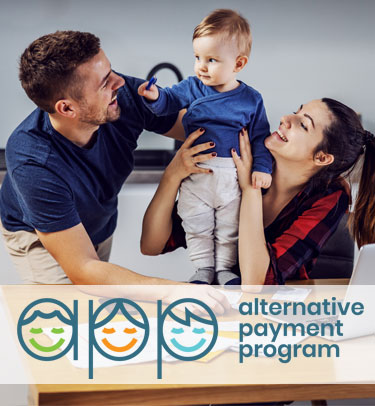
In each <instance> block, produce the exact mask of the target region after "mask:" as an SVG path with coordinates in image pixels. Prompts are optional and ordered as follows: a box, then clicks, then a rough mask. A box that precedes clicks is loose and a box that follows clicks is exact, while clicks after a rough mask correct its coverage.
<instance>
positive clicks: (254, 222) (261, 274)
mask: <svg viewBox="0 0 375 406" xmlns="http://www.w3.org/2000/svg"><path fill="white" fill-rule="evenodd" d="M240 151H241V157H239V156H238V155H237V153H236V151H235V150H232V156H233V160H234V162H235V164H236V167H237V174H238V182H239V185H240V188H241V190H242V199H241V207H240V225H239V232H238V238H239V242H238V255H239V265H240V271H241V279H242V285H263V284H264V281H265V278H266V273H267V270H268V267H269V263H270V256H269V252H268V249H267V244H266V239H265V237H264V229H263V207H262V192H261V190H260V189H254V188H253V186H252V183H251V167H252V154H251V147H250V142H249V137H248V135H247V130H246V129H243V130H242V131H241V133H240Z"/></svg>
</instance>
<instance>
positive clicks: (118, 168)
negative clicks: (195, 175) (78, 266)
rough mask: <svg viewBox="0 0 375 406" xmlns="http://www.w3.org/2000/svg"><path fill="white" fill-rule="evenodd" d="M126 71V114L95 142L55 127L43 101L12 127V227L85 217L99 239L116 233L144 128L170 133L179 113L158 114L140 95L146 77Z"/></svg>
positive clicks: (58, 225)
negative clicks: (79, 141) (82, 142)
mask: <svg viewBox="0 0 375 406" xmlns="http://www.w3.org/2000/svg"><path fill="white" fill-rule="evenodd" d="M123 77H124V79H125V85H124V86H123V87H122V88H120V89H119V92H118V96H117V100H118V104H119V106H120V108H121V116H120V118H119V119H118V120H117V121H115V122H112V123H106V124H103V125H101V126H100V127H99V129H98V131H97V134H95V135H94V137H95V138H94V139H93V142H92V143H91V142H90V147H89V148H81V147H79V146H77V145H76V144H74V143H72V142H71V141H69V140H68V139H67V138H65V137H64V136H62V135H61V134H60V133H58V132H57V131H55V130H54V128H53V127H52V125H51V122H50V120H49V116H48V114H47V113H46V112H44V111H42V110H40V109H39V108H37V109H36V110H34V111H33V112H32V113H31V114H30V115H29V116H28V117H27V118H26V119H25V120H24V121H23V122H22V123H21V124H20V125H19V126H18V127H17V128H16V130H15V131H14V132H13V133H12V135H11V136H10V138H9V140H8V142H7V146H6V162H7V170H8V171H7V174H6V176H5V179H4V182H3V185H2V187H1V191H0V210H1V221H2V223H3V226H4V227H5V228H6V229H7V230H9V231H19V230H26V231H33V230H35V229H36V230H39V231H41V232H55V231H60V230H65V229H68V228H71V227H73V226H75V225H77V224H79V223H82V224H83V226H84V227H85V229H86V231H87V233H88V235H89V236H90V238H91V241H92V242H93V244H94V245H96V244H98V243H100V242H103V241H104V240H105V239H107V238H108V237H110V236H111V235H112V234H113V232H114V230H115V228H116V222H117V195H118V193H119V192H120V189H121V187H122V185H123V183H124V181H125V180H126V178H127V177H128V176H129V174H130V172H131V171H132V170H133V168H134V158H133V151H134V150H135V148H136V147H137V139H138V137H139V135H140V134H141V132H142V131H143V129H146V130H148V131H153V132H156V133H159V134H163V133H165V132H167V131H169V130H170V129H171V128H172V126H173V124H174V123H175V121H176V118H177V114H173V115H170V116H167V117H156V116H155V115H154V114H153V113H151V112H150V111H149V110H148V109H147V108H146V107H145V106H144V104H143V102H142V100H141V98H140V97H139V96H138V94H137V89H138V86H139V85H140V84H141V83H143V80H141V79H136V78H132V77H128V76H123Z"/></svg>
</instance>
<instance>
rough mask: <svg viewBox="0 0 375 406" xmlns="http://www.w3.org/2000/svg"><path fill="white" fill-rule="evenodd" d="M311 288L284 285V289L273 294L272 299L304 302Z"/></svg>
mask: <svg viewBox="0 0 375 406" xmlns="http://www.w3.org/2000/svg"><path fill="white" fill-rule="evenodd" d="M310 292H311V289H305V288H292V287H289V286H283V287H282V289H279V290H278V291H277V292H276V293H275V294H274V295H273V296H272V300H284V301H288V302H303V301H304V300H305V299H306V298H307V296H308V295H309V293H310Z"/></svg>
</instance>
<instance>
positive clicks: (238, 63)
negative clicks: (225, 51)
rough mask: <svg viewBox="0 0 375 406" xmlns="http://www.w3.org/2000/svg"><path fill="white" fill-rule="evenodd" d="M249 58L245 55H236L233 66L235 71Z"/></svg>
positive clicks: (243, 65) (244, 64) (241, 67)
mask: <svg viewBox="0 0 375 406" xmlns="http://www.w3.org/2000/svg"><path fill="white" fill-rule="evenodd" d="M248 60H249V58H248V57H247V56H245V55H240V56H237V59H236V65H235V67H234V71H235V72H239V71H241V70H242V69H243V68H244V67H245V66H246V64H247V62H248Z"/></svg>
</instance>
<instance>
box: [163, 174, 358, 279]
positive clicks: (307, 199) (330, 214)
mask: <svg viewBox="0 0 375 406" xmlns="http://www.w3.org/2000/svg"><path fill="white" fill-rule="evenodd" d="M349 193H350V192H349V188H348V186H347V184H346V182H345V181H344V180H343V179H342V180H340V181H337V182H335V183H332V184H331V185H330V186H329V187H328V188H327V189H326V190H325V191H324V192H316V191H315V192H314V191H312V189H311V187H310V186H307V187H306V188H305V189H304V190H302V191H301V192H299V193H298V194H297V195H296V196H295V197H294V198H293V199H292V200H291V201H290V202H289V203H288V204H287V205H286V206H285V207H284V209H283V210H282V211H281V212H280V214H279V215H278V216H277V218H276V219H275V220H274V221H273V223H272V224H270V225H269V226H268V227H267V228H266V229H265V230H264V235H265V238H266V242H267V247H268V251H269V255H270V265H269V268H268V271H267V274H266V278H265V282H264V283H265V284H266V285H272V284H284V283H285V281H286V280H287V279H309V276H308V275H309V272H310V271H311V270H312V268H313V265H314V263H315V261H316V259H317V257H318V255H319V253H320V251H321V249H322V247H323V245H324V244H325V243H326V241H327V240H328V239H329V237H331V235H332V234H333V233H334V231H335V230H336V228H337V226H338V224H339V222H340V220H341V218H342V217H343V215H344V214H345V212H346V211H347V209H348V206H349V201H350V197H349ZM172 218H173V227H172V233H171V236H170V237H169V239H168V241H167V243H166V245H165V248H164V251H163V253H165V252H170V251H174V250H175V249H176V248H179V247H185V248H186V241H185V231H184V229H183V228H182V225H181V219H180V217H179V216H178V214H177V210H176V205H175V207H174V209H173V213H172ZM234 272H236V270H234ZM237 273H238V274H239V270H238V266H237Z"/></svg>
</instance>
